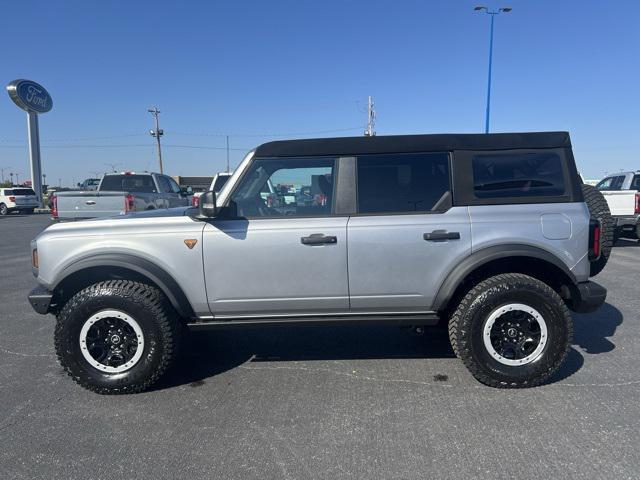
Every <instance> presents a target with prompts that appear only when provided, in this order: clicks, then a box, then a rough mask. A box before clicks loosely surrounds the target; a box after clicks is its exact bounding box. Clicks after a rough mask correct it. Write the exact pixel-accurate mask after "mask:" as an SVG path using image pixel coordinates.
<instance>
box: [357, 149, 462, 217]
mask: <svg viewBox="0 0 640 480" xmlns="http://www.w3.org/2000/svg"><path fill="white" fill-rule="evenodd" d="M357 173H358V212H359V213H368V214H375V213H379V214H389V213H411V212H436V211H443V210H446V209H447V208H448V207H449V206H450V203H451V194H450V188H451V187H450V179H449V154H447V153H416V154H388V155H365V156H360V157H358V169H357Z"/></svg>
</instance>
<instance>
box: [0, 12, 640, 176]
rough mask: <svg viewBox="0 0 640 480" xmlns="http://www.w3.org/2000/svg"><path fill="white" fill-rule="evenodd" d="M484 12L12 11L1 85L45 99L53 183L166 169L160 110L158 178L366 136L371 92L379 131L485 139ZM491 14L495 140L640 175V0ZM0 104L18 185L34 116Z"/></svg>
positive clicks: (0, 34)
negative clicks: (533, 138)
mask: <svg viewBox="0 0 640 480" xmlns="http://www.w3.org/2000/svg"><path fill="white" fill-rule="evenodd" d="M478 3H479V2H474V1H467V0H441V1H427V0H422V1H417V0H416V1H409V0H407V1H403V0H397V1H393V2H392V1H390V0H387V1H373V0H368V1H365V0H362V1H356V0H342V1H338V0H324V1H317V0H314V1H307V0H288V1H284V0H283V1H280V0H271V1H257V0H256V1H242V0H236V1H233V2H231V1H228V2H221V1H220V2H214V1H209V2H204V1H203V2H188V1H182V2H176V1H173V2H164V1H154V2H146V1H135V2H134V1H109V2H92V1H59V2H44V1H43V2H34V1H30V0H21V1H20V2H16V1H2V5H1V7H2V11H3V12H4V13H3V15H2V16H1V17H0V44H1V45H3V47H4V48H3V52H2V61H1V62H0V72H1V78H0V80H1V81H2V82H4V84H6V83H8V82H9V81H11V80H13V79H16V78H29V79H33V80H35V81H37V82H39V83H41V84H43V85H44V86H45V87H46V88H47V89H48V90H49V92H50V93H51V95H52V97H53V100H54V108H53V110H52V111H51V112H49V113H47V114H45V115H42V116H41V118H40V128H41V137H42V142H43V148H42V154H43V170H44V172H45V173H46V174H47V176H48V180H50V182H49V183H58V182H57V179H58V178H60V179H62V183H63V184H70V183H71V182H72V181H73V180H75V181H80V180H81V179H83V178H85V177H87V176H90V174H91V172H96V171H104V170H105V169H106V168H107V167H106V166H105V164H106V163H116V164H120V165H119V166H118V169H124V168H127V169H131V170H144V169H156V168H157V167H156V165H157V159H156V151H155V147H154V143H153V138H151V137H150V136H149V134H148V130H149V128H151V126H152V118H151V116H150V114H149V113H147V108H148V107H150V106H151V105H158V106H159V108H160V109H161V111H162V113H161V124H162V125H161V126H162V127H163V128H164V130H165V136H164V138H163V142H164V144H165V145H166V146H165V148H164V149H163V156H164V163H165V170H166V171H167V172H168V173H171V174H182V175H190V174H193V175H206V174H213V173H215V172H216V171H219V170H223V169H224V168H225V165H226V153H225V150H224V146H225V138H224V136H223V135H225V134H229V135H231V140H230V143H231V148H232V149H233V150H232V151H231V163H232V166H233V165H234V164H236V163H237V162H238V161H239V160H240V159H241V158H242V156H243V155H244V153H245V152H246V150H248V149H250V148H252V147H254V146H255V145H257V144H260V143H262V142H265V141H268V140H271V139H276V138H283V137H284V138H287V137H290V138H293V137H296V138H299V137H309V136H330V135H360V134H361V132H362V131H363V129H364V124H365V123H366V113H365V105H366V98H367V95H372V96H373V97H374V100H375V102H376V107H377V111H378V121H377V128H376V130H377V132H378V134H379V135H384V134H400V133H437V132H481V131H482V129H483V126H484V124H483V122H484V109H485V92H486V81H487V79H486V76H487V56H488V33H489V17H488V16H486V15H479V14H477V13H475V12H474V11H473V7H474V6H475V5H476V4H478ZM484 4H485V5H487V6H489V7H500V6H511V7H513V12H511V13H509V14H505V15H501V16H499V17H498V18H497V19H496V31H495V50H494V82H493V101H492V121H491V129H492V131H496V132H500V131H529V130H531V131H538V130H569V131H570V132H571V135H572V140H573V144H574V150H575V153H576V158H577V161H578V166H579V168H580V170H581V171H582V172H583V174H584V175H585V176H586V177H589V178H598V177H601V176H603V175H604V172H605V171H608V172H612V171H618V170H620V169H638V168H640V159H639V157H638V154H637V151H638V150H639V149H640V88H639V87H640V27H639V25H640V3H639V2H637V1H632V0H621V1H617V2H615V6H614V5H613V4H612V7H609V8H607V2H595V1H585V0H582V1H578V0H566V1H562V2H558V1H551V0H536V1H533V0H529V1H523V0H514V1H509V2H495V1H486V2H484ZM3 95H4V99H3V100H2V99H0V167H11V170H13V171H15V172H20V174H21V178H25V177H26V174H27V172H28V154H27V150H26V119H25V114H24V112H22V111H20V110H18V108H17V107H16V106H15V105H13V103H12V102H11V100H10V99H9V97H8V96H7V95H6V94H3ZM327 131H336V132H335V133H333V134H332V133H316V132H327ZM269 134H271V135H269ZM280 135H282V136H280ZM187 147H189V148H187ZM7 172H8V170H5V175H6V174H7Z"/></svg>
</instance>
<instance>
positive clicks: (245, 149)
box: [0, 143, 253, 152]
mask: <svg viewBox="0 0 640 480" xmlns="http://www.w3.org/2000/svg"><path fill="white" fill-rule="evenodd" d="M25 147H26V145H0V148H25ZM150 147H152V145H149V144H147V143H145V144H126V145H41V148H61V149H64V148H150ZM163 147H165V148H195V149H203V150H227V147H212V146H208V145H175V144H168V143H165V144H163ZM252 148H253V147H244V148H242V147H239V148H229V150H233V151H238V152H247V151H249V150H251V149H252Z"/></svg>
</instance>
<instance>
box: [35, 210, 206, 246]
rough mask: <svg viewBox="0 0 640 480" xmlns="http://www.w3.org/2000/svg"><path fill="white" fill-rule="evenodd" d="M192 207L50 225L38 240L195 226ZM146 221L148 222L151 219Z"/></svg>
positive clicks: (196, 222)
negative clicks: (52, 237) (71, 235)
mask: <svg viewBox="0 0 640 480" xmlns="http://www.w3.org/2000/svg"><path fill="white" fill-rule="evenodd" d="M194 210H195V209H194V208H193V207H177V208H169V209H161V210H149V211H145V212H136V213H128V214H126V215H115V216H113V217H104V218H92V219H88V220H78V221H75V222H74V221H69V222H60V223H54V224H53V225H50V226H49V227H47V228H46V229H45V230H44V231H43V232H42V233H41V234H40V235H39V236H38V239H43V238H45V237H49V236H57V235H66V234H73V235H108V234H117V235H121V234H125V235H126V234H133V233H140V232H147V231H148V232H149V233H151V232H157V231H163V230H164V229H174V228H176V227H180V228H182V227H184V226H186V225H191V224H199V223H200V222H198V221H196V220H194V219H193V218H191V217H190V216H189V213H195V212H194ZM152 219H153V221H152V222H149V220H152Z"/></svg>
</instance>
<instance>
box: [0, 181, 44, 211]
mask: <svg viewBox="0 0 640 480" xmlns="http://www.w3.org/2000/svg"><path fill="white" fill-rule="evenodd" d="M36 208H38V197H37V196H36V192H34V191H33V190H32V189H31V188H24V187H11V188H0V215H3V216H4V215H8V214H10V213H11V212H21V213H33V210H34V209H36Z"/></svg>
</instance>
